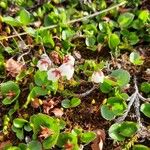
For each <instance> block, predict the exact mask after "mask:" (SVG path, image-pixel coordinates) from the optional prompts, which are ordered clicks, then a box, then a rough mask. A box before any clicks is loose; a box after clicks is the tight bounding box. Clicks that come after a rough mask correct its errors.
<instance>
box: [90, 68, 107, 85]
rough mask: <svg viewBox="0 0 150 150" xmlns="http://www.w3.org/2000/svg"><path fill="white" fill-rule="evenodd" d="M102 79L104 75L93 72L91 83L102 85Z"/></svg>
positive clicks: (99, 72)
mask: <svg viewBox="0 0 150 150" xmlns="http://www.w3.org/2000/svg"><path fill="white" fill-rule="evenodd" d="M104 77H105V76H104V73H103V72H102V71H101V70H100V71H95V72H93V74H92V77H91V81H92V82H95V83H103V81H104Z"/></svg>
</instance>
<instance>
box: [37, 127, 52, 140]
mask: <svg viewBox="0 0 150 150" xmlns="http://www.w3.org/2000/svg"><path fill="white" fill-rule="evenodd" d="M52 134H53V131H52V130H50V129H49V128H47V127H43V126H41V132H40V135H39V136H38V137H39V138H40V139H46V138H48V137H49V136H51V135H52Z"/></svg>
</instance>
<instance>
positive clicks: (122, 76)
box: [111, 69, 130, 87]
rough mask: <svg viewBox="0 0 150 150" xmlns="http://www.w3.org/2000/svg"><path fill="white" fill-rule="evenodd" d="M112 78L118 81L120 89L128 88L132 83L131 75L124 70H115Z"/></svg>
mask: <svg viewBox="0 0 150 150" xmlns="http://www.w3.org/2000/svg"><path fill="white" fill-rule="evenodd" d="M111 76H112V77H114V78H116V79H117V83H118V85H119V86H120V87H124V86H126V85H127V84H128V83H129V81H130V74H129V72H128V71H126V70H123V69H117V70H113V71H112V73H111Z"/></svg>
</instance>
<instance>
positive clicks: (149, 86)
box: [141, 82, 150, 94]
mask: <svg viewBox="0 0 150 150" xmlns="http://www.w3.org/2000/svg"><path fill="white" fill-rule="evenodd" d="M141 91H142V92H144V93H146V94H148V93H150V83H148V82H143V83H142V84H141Z"/></svg>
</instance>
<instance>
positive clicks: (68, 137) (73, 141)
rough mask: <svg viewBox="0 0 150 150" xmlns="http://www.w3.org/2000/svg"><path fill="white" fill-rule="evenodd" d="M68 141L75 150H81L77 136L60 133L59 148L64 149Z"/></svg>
mask: <svg viewBox="0 0 150 150" xmlns="http://www.w3.org/2000/svg"><path fill="white" fill-rule="evenodd" d="M68 141H69V143H70V144H71V145H72V146H73V150H79V146H78V139H77V136H76V135H75V134H73V133H60V135H59V138H58V141H57V146H58V147H60V148H63V147H64V145H65V144H67V143H68Z"/></svg>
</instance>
